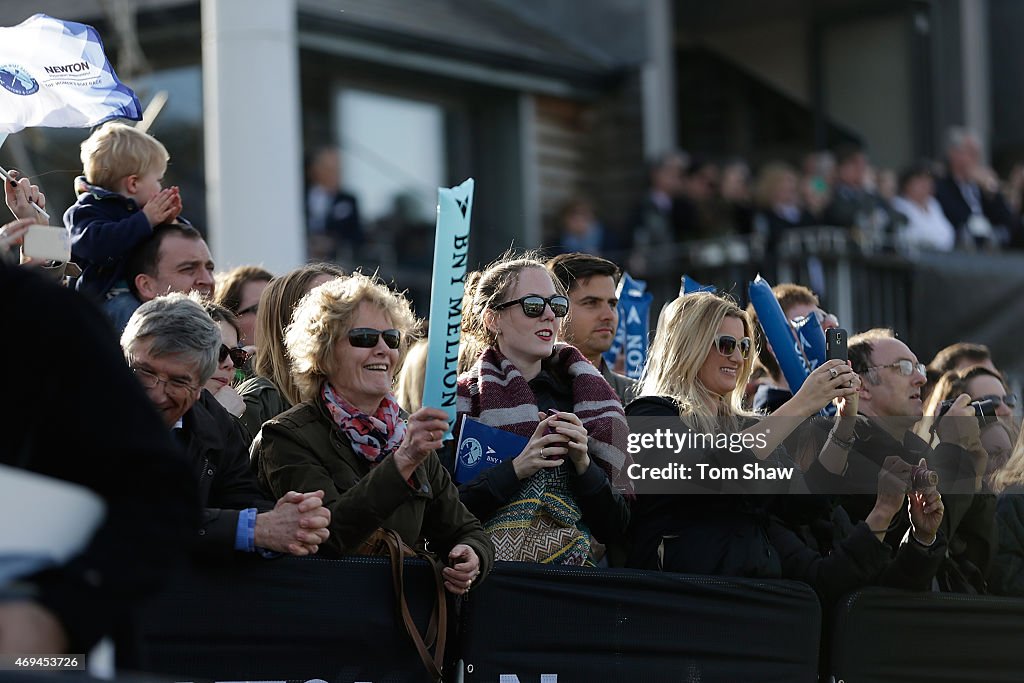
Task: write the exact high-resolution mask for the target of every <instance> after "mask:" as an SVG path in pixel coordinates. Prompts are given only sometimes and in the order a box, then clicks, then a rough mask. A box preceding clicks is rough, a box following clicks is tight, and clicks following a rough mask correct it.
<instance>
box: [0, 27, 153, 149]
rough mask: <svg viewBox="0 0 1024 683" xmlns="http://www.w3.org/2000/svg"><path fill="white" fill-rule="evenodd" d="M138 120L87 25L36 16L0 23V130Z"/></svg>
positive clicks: (135, 104) (135, 105)
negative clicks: (4, 25) (19, 21)
mask: <svg viewBox="0 0 1024 683" xmlns="http://www.w3.org/2000/svg"><path fill="white" fill-rule="evenodd" d="M115 118H123V119H131V120H134V121H138V120H140V119H141V118H142V108H141V107H140V106H139V100H138V98H137V97H135V93H134V92H132V90H131V88H129V87H127V86H125V85H124V84H123V83H121V81H119V80H118V79H117V74H115V73H114V69H113V68H112V67H111V66H110V62H108V61H107V58H106V56H105V55H104V54H103V42H102V41H101V40H100V34H99V33H97V32H96V29H94V28H93V27H92V26H86V25H85V24H77V23H75V22H72V21H62V20H60V19H54V18H53V17H48V16H46V15H45V14H36V15H35V16H32V17H29V18H28V19H26V20H25V21H23V22H21V23H20V24H18V25H17V26H10V27H0V133H16V132H18V131H19V130H21V129H22V128H29V127H34V126H45V127H49V128H88V127H91V126H95V125H97V124H99V123H102V122H103V121H106V120H108V119H115Z"/></svg>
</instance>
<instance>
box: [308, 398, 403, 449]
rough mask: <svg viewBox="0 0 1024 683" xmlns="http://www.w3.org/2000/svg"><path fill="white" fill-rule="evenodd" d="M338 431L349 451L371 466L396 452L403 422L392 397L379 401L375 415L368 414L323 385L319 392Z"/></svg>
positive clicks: (400, 442)
mask: <svg viewBox="0 0 1024 683" xmlns="http://www.w3.org/2000/svg"><path fill="white" fill-rule="evenodd" d="M320 395H321V397H322V398H323V401H324V406H326V407H327V412H329V413H330V414H331V417H332V418H333V419H334V422H335V424H337V425H338V429H340V430H341V432H342V433H343V434H344V435H345V436H347V437H348V438H349V440H350V441H351V442H352V450H354V451H355V452H356V453H358V454H359V455H361V456H363V457H364V458H366V459H367V460H368V461H370V464H371V466H375V465H377V464H379V463H380V461H381V460H383V459H384V458H386V457H387V456H389V455H390V454H392V453H394V452H395V451H396V450H398V447H399V446H400V445H401V444H402V439H403V438H404V437H405V428H406V425H405V421H404V420H403V419H401V415H400V413H401V408H399V406H398V402H397V401H396V400H395V397H394V395H392V394H388V395H387V396H385V397H384V400H383V401H381V402H380V406H379V407H378V408H377V412H376V413H374V414H373V415H367V414H366V413H364V412H363V411H361V410H359V409H358V408H356V407H355V406H354V405H352V404H351V403H349V402H348V401H346V400H345V399H344V398H342V397H341V394H339V393H337V392H336V391H334V389H333V388H332V387H331V383H330V382H324V388H323V390H322V391H321V393H320Z"/></svg>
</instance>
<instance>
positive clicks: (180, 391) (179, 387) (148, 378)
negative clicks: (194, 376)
mask: <svg viewBox="0 0 1024 683" xmlns="http://www.w3.org/2000/svg"><path fill="white" fill-rule="evenodd" d="M131 371H132V372H133V373H135V376H136V377H138V379H139V384H141V385H142V388H143V389H153V388H155V387H156V386H157V385H158V384H163V385H164V391H166V392H167V394H168V395H171V396H184V395H186V394H191V393H193V392H194V391H196V390H197V389H198V387H197V386H195V385H194V384H190V383H189V382H186V381H185V380H183V379H163V378H161V377H160V376H158V375H157V374H156V373H153V372H150V371H149V370H144V369H142V368H137V367H135V366H134V365H133V366H131Z"/></svg>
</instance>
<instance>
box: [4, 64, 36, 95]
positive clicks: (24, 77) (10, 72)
mask: <svg viewBox="0 0 1024 683" xmlns="http://www.w3.org/2000/svg"><path fill="white" fill-rule="evenodd" d="M0 85H2V86H3V87H4V88H6V89H7V90H8V91H10V92H12V93H14V94H15V95H32V94H34V93H37V92H39V83H38V82H37V81H36V79H34V78H32V75H31V74H30V73H29V72H27V71H25V70H24V69H22V68H21V67H20V66H18V65H17V64H4V65H3V66H0Z"/></svg>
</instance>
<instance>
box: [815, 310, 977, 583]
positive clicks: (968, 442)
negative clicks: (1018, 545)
mask: <svg viewBox="0 0 1024 683" xmlns="http://www.w3.org/2000/svg"><path fill="white" fill-rule="evenodd" d="M848 351H849V358H850V364H851V365H852V366H853V369H854V371H855V372H857V373H858V374H859V375H860V377H861V380H862V384H861V389H860V397H859V406H858V413H859V415H860V416H861V417H860V418H859V419H858V420H857V422H856V424H855V426H854V427H853V429H852V431H850V430H849V427H847V426H845V425H839V426H837V427H836V428H835V429H833V431H832V433H830V434H829V437H828V438H829V439H830V440H831V441H832V443H833V444H835V445H837V446H838V447H839V450H840V452H845V453H847V457H846V458H845V459H843V460H841V461H840V460H835V461H829V462H828V464H826V463H825V461H824V460H823V461H821V463H820V464H821V465H822V466H823V467H822V468H817V469H815V471H814V472H809V473H808V481H809V483H810V484H811V486H812V489H816V488H817V487H819V486H823V487H827V488H825V489H823V490H831V491H833V492H834V491H837V490H839V491H842V490H846V491H849V492H851V493H857V494H862V493H865V492H866V491H867V490H870V489H869V488H868V487H869V486H872V485H874V482H875V481H876V480H877V478H878V473H879V470H880V468H881V467H882V464H883V463H884V462H885V460H886V458H887V457H889V456H897V457H899V458H900V459H902V460H903V461H904V462H906V463H908V464H910V465H912V466H916V465H918V464H919V462H920V460H921V459H924V461H925V462H926V464H927V467H928V469H931V470H934V471H935V472H937V473H938V475H939V490H940V491H941V492H942V493H943V500H944V503H945V506H946V510H945V516H944V517H943V520H942V525H941V527H940V529H941V530H942V531H943V533H944V534H945V536H946V538H947V539H949V555H950V557H951V558H952V564H955V565H956V566H955V567H951V566H950V562H947V563H946V564H944V565H943V568H942V569H940V572H939V585H940V588H942V589H943V590H951V591H969V592H975V591H978V592H982V591H984V590H985V581H984V576H985V573H986V572H987V570H988V567H989V566H990V564H991V560H992V553H993V552H994V550H995V540H996V536H995V533H996V531H995V526H994V524H995V497H994V496H993V495H992V494H991V492H989V491H987V490H986V489H984V488H983V483H982V477H983V476H984V474H985V469H986V466H987V463H988V454H987V453H986V452H985V449H984V448H983V447H982V445H981V435H980V429H979V426H978V421H977V419H976V418H975V415H974V409H973V407H971V406H969V405H968V403H969V402H970V397H969V396H967V395H966V394H964V395H961V396H960V397H958V398H957V399H956V401H955V402H954V404H953V406H952V407H951V408H950V409H949V410H948V412H947V413H946V414H945V415H944V417H943V418H942V419H941V420H940V421H939V422H938V423H937V425H936V428H935V430H934V431H935V436H936V437H937V438H938V444H937V445H936V446H935V447H934V448H932V447H931V446H930V445H929V444H928V443H927V442H925V441H924V440H922V439H921V438H920V437H918V436H917V435H916V434H914V432H913V429H914V426H915V425H916V424H917V423H918V421H920V420H921V418H922V416H923V403H922V400H921V389H922V388H923V387H924V385H925V383H926V382H927V379H926V376H925V371H926V369H925V366H924V364H922V363H921V362H920V361H919V360H918V358H917V356H916V355H915V354H914V352H913V351H911V350H910V348H909V347H908V346H907V345H906V344H905V343H903V342H902V341H901V340H899V339H897V338H896V335H895V333H894V332H893V331H892V330H889V329H873V330H869V331H867V332H863V333H861V334H857V335H854V336H852V337H850V340H849V345H848ZM834 450H835V449H833V451H834ZM825 470H827V471H828V473H829V475H825V476H824V477H823V478H822V475H824V472H825ZM830 477H834V478H835V479H833V480H830ZM871 503H872V501H871V499H870V497H869V496H863V495H851V496H847V497H845V498H844V499H843V502H842V505H843V507H844V508H845V509H846V511H847V513H848V514H849V515H850V518H851V519H852V520H853V521H858V520H860V519H865V518H866V515H867V513H868V511H869V510H870V505H871ZM907 524H908V522H907V519H906V515H905V514H904V515H901V516H900V517H898V518H897V519H896V520H894V522H893V524H892V525H891V526H890V528H889V530H888V533H887V534H886V541H887V542H889V543H890V544H892V545H894V546H896V545H898V543H899V540H900V538H902V536H903V535H904V533H905V532H906V529H907Z"/></svg>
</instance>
